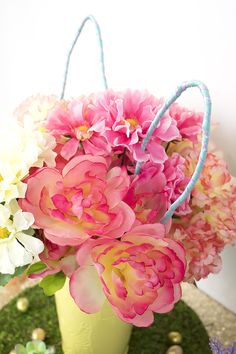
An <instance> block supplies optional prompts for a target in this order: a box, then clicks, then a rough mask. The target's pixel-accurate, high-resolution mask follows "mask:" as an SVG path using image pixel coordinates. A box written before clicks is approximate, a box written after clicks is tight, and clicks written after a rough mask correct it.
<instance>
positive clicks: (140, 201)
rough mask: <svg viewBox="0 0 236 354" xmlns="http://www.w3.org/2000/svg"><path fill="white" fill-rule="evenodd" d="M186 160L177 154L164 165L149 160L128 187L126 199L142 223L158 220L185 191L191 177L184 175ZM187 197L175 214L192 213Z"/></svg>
mask: <svg viewBox="0 0 236 354" xmlns="http://www.w3.org/2000/svg"><path fill="white" fill-rule="evenodd" d="M184 171H185V159H184V158H183V157H181V156H180V155H179V154H177V153H174V154H173V155H172V156H171V157H170V158H169V159H168V160H167V161H165V162H164V164H153V163H150V162H148V163H146V164H144V165H143V167H142V169H141V172H140V174H139V175H137V176H136V177H135V178H134V179H133V181H132V183H131V186H130V188H129V191H128V193H127V195H126V197H125V201H126V203H127V204H129V205H130V206H131V207H132V209H133V210H134V212H135V215H136V218H137V219H138V220H139V221H140V222H142V223H149V222H158V221H160V220H161V218H162V217H163V216H164V214H165V212H166V211H167V209H168V208H169V207H170V205H171V204H172V203H173V202H174V201H175V200H176V199H177V198H178V197H179V196H180V195H181V194H182V192H183V190H184V189H185V187H186V185H187V183H188V181H189V178H188V177H186V176H185V173H184ZM189 199H190V198H187V199H186V200H185V201H184V202H183V203H182V204H181V205H180V206H179V208H177V210H176V212H175V214H177V215H184V214H187V213H190V212H191V209H190V207H189Z"/></svg>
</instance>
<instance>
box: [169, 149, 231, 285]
mask: <svg viewBox="0 0 236 354" xmlns="http://www.w3.org/2000/svg"><path fill="white" fill-rule="evenodd" d="M178 151H179V150H178ZM184 151H185V153H186V155H185V157H186V172H185V173H186V174H187V175H190V174H192V172H193V170H194V168H195V165H196V160H197V155H198V151H195V150H192V151H188V152H187V150H186V149H185V150H184ZM190 208H191V209H192V213H191V214H189V215H186V216H181V218H178V219H175V218H174V219H173V223H172V229H171V235H172V237H173V238H174V239H176V240H180V241H181V242H182V243H183V245H184V247H185V250H186V258H187V271H186V275H185V280H187V281H193V280H194V279H196V280H200V279H201V278H205V277H207V276H208V275H209V274H210V273H217V272H219V271H220V269H221V257H220V252H221V251H222V250H223V248H224V247H225V245H227V244H233V243H234V242H235V241H236V186H235V184H234V183H233V181H232V178H231V176H230V174H229V171H228V169H227V166H226V164H225V163H224V161H223V160H222V159H221V158H219V157H218V156H217V155H216V154H215V153H212V152H211V153H209V154H208V155H207V158H206V162H205V166H204V168H203V171H202V174H201V176H200V179H199V180H198V182H197V184H196V186H195V188H194V189H193V191H192V193H191V201H190Z"/></svg>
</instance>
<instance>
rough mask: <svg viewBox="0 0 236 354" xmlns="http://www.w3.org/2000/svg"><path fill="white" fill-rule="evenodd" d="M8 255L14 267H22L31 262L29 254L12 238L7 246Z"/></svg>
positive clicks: (31, 258)
mask: <svg viewBox="0 0 236 354" xmlns="http://www.w3.org/2000/svg"><path fill="white" fill-rule="evenodd" d="M7 245H8V253H9V257H10V259H11V262H12V263H13V264H14V265H15V266H16V267H22V266H24V265H26V264H29V263H31V262H32V260H33V257H32V254H31V253H30V252H28V251H27V250H26V249H25V248H24V247H23V246H22V245H21V244H20V243H19V242H18V241H17V239H16V238H14V239H13V240H12V241H11V242H9V243H8V244H7Z"/></svg>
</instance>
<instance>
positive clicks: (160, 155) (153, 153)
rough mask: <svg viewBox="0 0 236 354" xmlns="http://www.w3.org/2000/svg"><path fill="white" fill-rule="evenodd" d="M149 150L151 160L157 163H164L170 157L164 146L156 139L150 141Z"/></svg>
mask: <svg viewBox="0 0 236 354" xmlns="http://www.w3.org/2000/svg"><path fill="white" fill-rule="evenodd" d="M147 151H148V152H149V153H150V158H151V160H152V161H153V162H155V163H163V162H164V161H166V160H167V159H168V156H167V155H166V152H165V149H164V147H163V146H162V145H160V144H159V143H156V142H155V141H150V142H149V144H148V146H147Z"/></svg>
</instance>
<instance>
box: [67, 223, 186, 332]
mask: <svg viewBox="0 0 236 354" xmlns="http://www.w3.org/2000/svg"><path fill="white" fill-rule="evenodd" d="M164 233H165V228H164V226H163V225H161V224H146V225H141V226H137V227H135V228H133V229H132V230H131V231H130V232H128V233H127V234H126V235H124V236H123V237H122V238H121V241H118V240H112V239H108V238H104V239H99V240H89V241H88V242H86V243H84V244H83V245H82V246H81V248H80V249H79V251H78V254H77V261H78V263H79V265H80V267H79V268H78V269H77V270H76V271H75V272H74V273H73V275H72V277H71V279H70V292H71V295H72V297H73V298H74V300H75V302H76V303H77V305H78V306H79V307H80V309H81V310H82V311H84V312H87V313H93V312H97V311H99V310H100V308H101V306H102V305H103V303H104V300H105V298H107V299H108V301H109V302H110V304H111V305H112V307H113V310H114V311H115V312H116V314H117V315H118V316H119V317H120V318H121V319H122V320H123V321H125V322H127V323H132V324H134V325H135V326H140V327H146V326H149V325H150V324H151V323H152V322H153V312H158V313H165V312H168V311H171V310H172V309H173V306H174V304H175V303H176V302H177V301H178V300H179V299H180V297H181V288H180V282H181V281H182V280H183V277H184V272H185V253H184V249H183V247H182V246H181V244H180V243H178V242H175V241H173V240H170V239H168V238H165V235H164ZM99 279H100V280H99Z"/></svg>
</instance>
